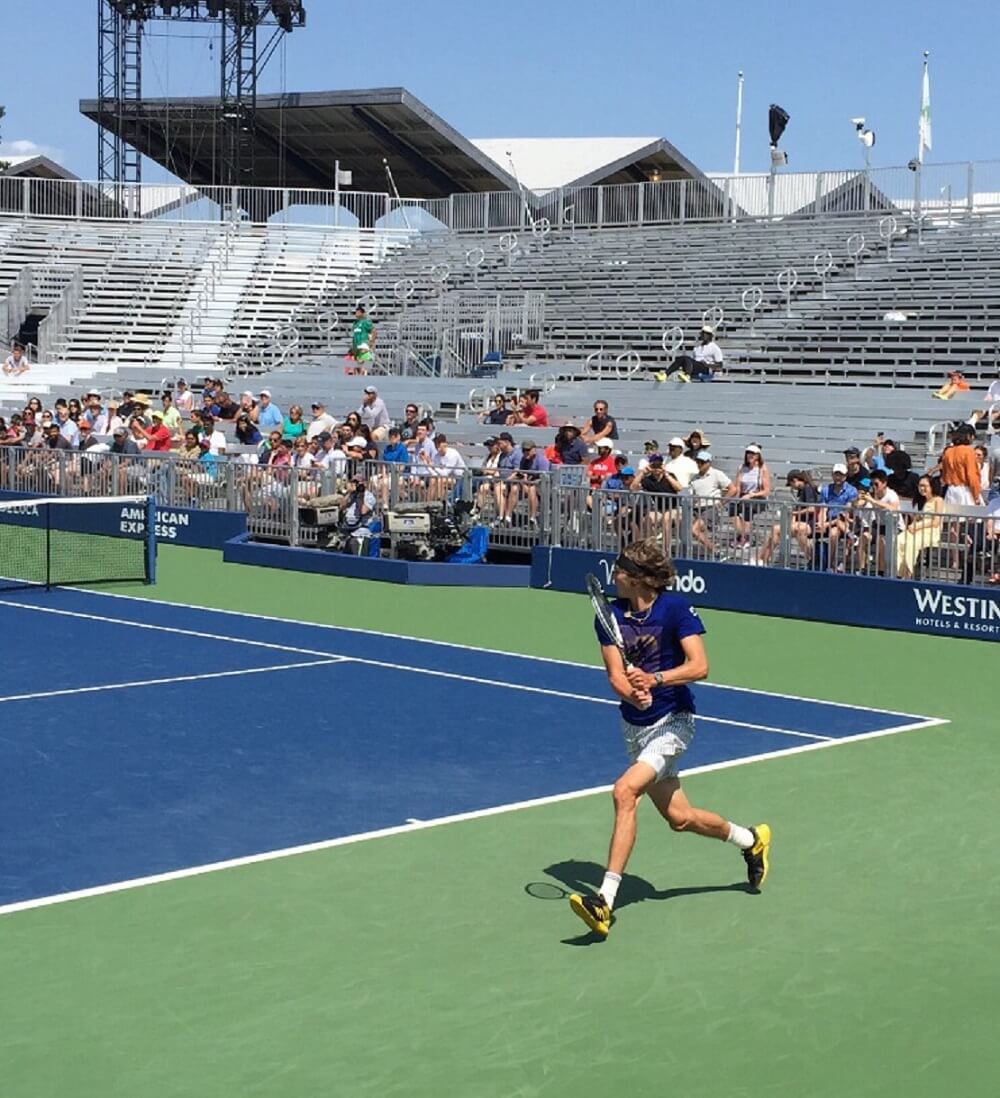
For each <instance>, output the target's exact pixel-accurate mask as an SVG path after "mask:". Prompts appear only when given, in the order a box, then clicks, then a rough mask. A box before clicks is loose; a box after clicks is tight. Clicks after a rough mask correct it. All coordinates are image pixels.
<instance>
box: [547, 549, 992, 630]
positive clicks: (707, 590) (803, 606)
mask: <svg viewBox="0 0 1000 1098" xmlns="http://www.w3.org/2000/svg"><path fill="white" fill-rule="evenodd" d="M614 559H615V554H614V553H595V552H592V551H590V550H585V549H549V548H547V547H539V548H536V549H535V550H534V553H533V554H532V562H531V586H532V587H540V588H545V589H549V590H553V591H579V592H582V591H583V590H584V577H585V576H586V574H587V573H588V572H593V573H594V575H596V576H598V577H599V578H600V579H601V580H602V581H603V582H604V584H605V586H606V587H607V588H608V589H609V590H611V591H613V590H614V587H613V584H612V582H611V569H612V565H613V563H614ZM674 563H675V565H676V567H677V590H678V591H680V592H681V593H683V594H685V595H689V596H690V598H691V602H692V603H693V604H694V605H696V606H698V607H706V608H709V609H715V610H739V611H743V612H745V613H748V614H769V615H771V616H774V617H780V618H800V619H802V620H805V621H827V622H832V623H834V624H838V625H865V626H871V627H874V628H876V629H900V630H904V631H906V632H911V633H932V634H935V635H937V636H950V637H966V638H970V639H975V640H994V641H996V640H1000V589H998V588H990V587H959V586H956V585H953V584H941V583H920V582H911V581H909V580H887V579H876V578H872V577H868V576H845V575H838V574H835V573H831V572H792V571H784V570H782V569H778V568H753V567H748V566H740V565H733V564H714V563H705V562H703V561H687V560H677V561H675V562H674Z"/></svg>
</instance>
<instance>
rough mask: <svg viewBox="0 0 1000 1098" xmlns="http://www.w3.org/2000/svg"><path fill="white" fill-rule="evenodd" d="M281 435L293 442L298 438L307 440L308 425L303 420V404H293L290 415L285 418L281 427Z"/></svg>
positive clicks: (289, 410)
mask: <svg viewBox="0 0 1000 1098" xmlns="http://www.w3.org/2000/svg"><path fill="white" fill-rule="evenodd" d="M281 433H282V435H283V436H284V437H285V438H286V439H288V440H289V441H291V442H294V441H295V440H296V439H297V438H305V434H306V424H305V420H304V419H303V418H302V405H301V404H293V405H292V406H291V407H290V408H289V409H288V415H287V416H285V419H284V422H283V423H282V425H281Z"/></svg>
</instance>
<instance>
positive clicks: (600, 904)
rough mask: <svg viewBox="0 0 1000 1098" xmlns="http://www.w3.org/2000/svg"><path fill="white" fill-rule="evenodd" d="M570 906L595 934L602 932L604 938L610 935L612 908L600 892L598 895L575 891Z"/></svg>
mask: <svg viewBox="0 0 1000 1098" xmlns="http://www.w3.org/2000/svg"><path fill="white" fill-rule="evenodd" d="M569 906H570V907H571V908H572V909H573V913H574V914H575V915H579V916H580V918H581V919H583V921H584V922H585V923H586V924H587V926H589V927H590V929H591V930H592V931H593V932H594V933H595V934H600V936H601V937H602V938H606V937H607V936H608V931H609V930H610V929H611V908H610V907H608V905H607V904H606V903H605V902H604V897H603V896H602V895H601V894H600V893H598V894H597V895H596V896H578V895H577V894H576V893H575V892H574V893H573V895H572V896H570V898H569Z"/></svg>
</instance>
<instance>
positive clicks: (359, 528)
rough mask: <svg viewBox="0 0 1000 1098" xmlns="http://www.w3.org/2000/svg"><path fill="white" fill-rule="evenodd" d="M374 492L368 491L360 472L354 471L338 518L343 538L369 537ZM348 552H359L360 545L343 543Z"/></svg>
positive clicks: (372, 519)
mask: <svg viewBox="0 0 1000 1098" xmlns="http://www.w3.org/2000/svg"><path fill="white" fill-rule="evenodd" d="M375 505H376V500H375V493H374V492H371V491H369V489H368V482H367V481H366V480H365V478H364V476H362V475H361V474H360V473H355V474H354V475H353V476H352V477H351V478H350V480H349V481H348V490H347V493H346V495H345V496H344V501H343V505H342V506H343V512H342V517H341V520H340V532H341V534H343V535H344V537H345V538H357V539H359V540H360V539H363V538H368V537H371V530H370V529H369V525H370V523H372V522H373V521H374V519H375ZM344 548H345V549H346V550H347V551H348V552H352V551H353V552H359V551H360V546H359V547H357V548H356V547H355V546H352V545H350V544H349V543H348V544H345V546H344Z"/></svg>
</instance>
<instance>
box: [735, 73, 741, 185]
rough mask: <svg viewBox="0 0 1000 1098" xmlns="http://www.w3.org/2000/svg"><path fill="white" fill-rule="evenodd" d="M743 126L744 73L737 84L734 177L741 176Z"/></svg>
mask: <svg viewBox="0 0 1000 1098" xmlns="http://www.w3.org/2000/svg"><path fill="white" fill-rule="evenodd" d="M742 125H743V71H742V69H741V70H740V72H739V74H738V76H737V82H736V155H735V156H734V157H733V175H739V174H740V129H741V127H742Z"/></svg>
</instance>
